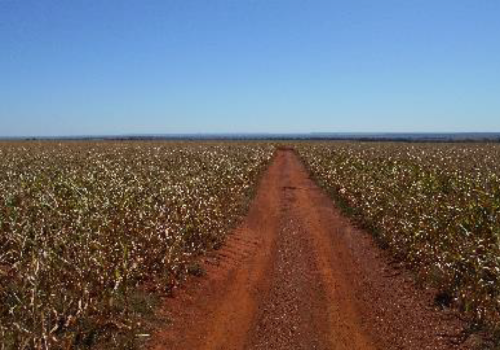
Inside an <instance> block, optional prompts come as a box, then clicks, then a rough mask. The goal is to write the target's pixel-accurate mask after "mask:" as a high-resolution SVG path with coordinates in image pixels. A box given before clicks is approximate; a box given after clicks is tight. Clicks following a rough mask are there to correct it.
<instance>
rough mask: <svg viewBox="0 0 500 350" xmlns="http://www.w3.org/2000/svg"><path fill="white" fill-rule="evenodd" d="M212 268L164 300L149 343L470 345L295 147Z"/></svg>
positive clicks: (278, 162) (284, 154)
mask: <svg viewBox="0 0 500 350" xmlns="http://www.w3.org/2000/svg"><path fill="white" fill-rule="evenodd" d="M204 266H205V268H206V270H207V274H206V276H204V277H201V278H193V279H191V280H189V281H188V283H186V285H185V286H184V287H183V289H181V290H179V291H177V293H176V295H174V297H172V298H169V299H168V300H167V301H166V302H165V307H164V310H165V311H164V312H165V313H167V315H168V316H169V318H170V319H171V320H172V323H171V324H169V325H166V326H165V328H164V329H161V330H160V331H159V332H158V333H157V334H155V335H154V337H153V340H152V341H151V343H150V344H149V345H148V348H149V349H153V350H160V349H335V350H344V349H345V350H347V349H351V350H357V349H359V350H364V349H467V348H468V347H467V344H465V343H464V344H461V345H458V339H459V336H460V333H461V331H462V329H463V327H464V325H463V324H461V323H460V322H459V321H458V319H457V318H456V317H455V316H454V315H453V314H450V313H445V312H444V311H438V310H437V309H435V307H434V306H433V304H432V295H431V293H428V292H424V291H422V290H418V289H417V288H416V287H415V286H414V284H413V282H412V279H411V277H410V276H409V275H408V273H407V272H405V271H404V270H403V269H397V268H395V267H391V265H390V260H389V259H388V257H387V256H386V253H385V252H383V251H381V250H380V249H379V248H378V247H377V246H376V245H375V244H374V243H373V240H372V239H371V237H370V236H369V235H368V234H367V233H364V232H361V231H360V230H358V229H356V228H355V227H354V226H353V225H352V224H351V223H350V222H349V220H348V219H346V218H345V217H343V216H342V215H341V214H340V212H339V210H338V209H337V208H336V207H335V206H334V204H333V202H332V200H331V199H330V198H329V197H328V196H327V195H326V194H325V193H323V191H322V190H321V189H319V188H318V186H317V185H316V184H315V183H314V182H313V181H312V180H311V179H310V178H309V174H308V172H307V171H306V169H305V168H304V166H303V165H302V163H301V162H300V160H299V159H298V157H297V156H296V155H295V153H294V152H293V151H291V150H280V151H278V153H277V155H276V157H275V159H274V161H273V163H272V164H271V166H270V167H269V169H268V170H267V172H266V173H265V175H264V177H263V179H262V181H261V183H260V186H259V189H258V192H257V195H256V197H255V199H254V201H253V203H252V205H251V207H250V211H249V213H248V215H247V216H246V218H245V219H244V221H243V223H242V225H241V226H240V227H239V228H238V229H237V230H236V231H235V232H234V233H233V235H231V236H230V237H229V239H228V241H227V244H226V245H225V246H224V247H223V248H222V249H220V250H219V251H217V252H216V253H214V254H212V255H211V256H209V257H207V258H205V260H204Z"/></svg>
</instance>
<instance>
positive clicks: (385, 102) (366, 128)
mask: <svg viewBox="0 0 500 350" xmlns="http://www.w3.org/2000/svg"><path fill="white" fill-rule="evenodd" d="M499 18H500V2H499V1H498V0H481V1H474V0H468V1H465V0H413V1H411V0H377V1H373V0H345V1H335V0H329V1H326V0H307V1H306V0H105V1H104V0H71V1H68V0H0V136H20V135H23V136H26V135H43V136H49V135H83V134H86V135H87V134H130V133H136V134H141V133H172V132H173V133H190V132H209V133H213V132H311V131H321V132H327V131H329V132H386V131H389V132H407V131H431V132H443V131H500V20H499Z"/></svg>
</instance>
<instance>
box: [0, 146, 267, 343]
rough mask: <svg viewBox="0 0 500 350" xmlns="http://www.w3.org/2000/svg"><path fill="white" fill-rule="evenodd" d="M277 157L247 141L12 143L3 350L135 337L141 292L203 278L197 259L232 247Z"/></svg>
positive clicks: (5, 154)
mask: <svg viewBox="0 0 500 350" xmlns="http://www.w3.org/2000/svg"><path fill="white" fill-rule="evenodd" d="M272 153H273V147H271V146H268V145H266V144H259V145H252V146H249V145H245V144H236V143H233V144H215V143H197V144H192V143H191V144H182V143H158V142H156V143H155V142H140V143H137V142H136V143H130V142H120V143H113V142H101V143H99V142H94V143H80V142H71V143H70V142H66V143H55V142H44V143H35V142H33V143H26V142H24V143H23V142H21V143H19V142H15V143H3V144H0V159H2V161H1V163H0V348H1V349H35V348H36V349H48V348H51V349H58V348H62V349H70V348H74V347H85V346H90V345H92V344H93V343H94V342H95V340H96V338H99V335H100V334H105V335H107V336H108V337H111V338H113V337H116V336H117V335H119V334H123V333H126V334H129V335H130V336H131V337H132V338H133V337H134V336H135V334H136V332H137V331H138V330H139V329H140V327H139V326H138V325H137V324H136V322H135V318H134V317H135V316H134V312H135V311H136V310H135V309H134V307H137V305H136V304H138V303H139V304H140V303H141V302H142V301H141V300H137V299H138V295H140V292H141V290H144V289H145V288H147V290H148V293H145V294H146V295H149V294H150V293H149V292H151V291H154V290H163V291H165V290H168V289H170V288H172V286H174V285H175V284H176V283H177V281H178V280H179V279H182V278H183V276H184V275H185V274H186V273H188V272H189V271H190V270H192V271H194V272H195V273H198V269H197V268H196V266H194V267H193V266H191V265H190V264H191V262H192V261H193V257H194V256H196V255H198V254H200V253H203V252H205V251H206V250H208V249H211V248H213V247H217V246H218V245H220V244H221V242H222V241H223V240H224V237H225V234H226V233H227V232H228V229H229V228H230V227H231V226H232V225H234V223H235V220H236V219H237V217H238V215H239V213H240V211H241V210H242V208H244V206H245V205H246V202H247V200H248V198H249V196H250V194H251V192H252V190H253V188H254V186H255V184H256V180H257V178H258V176H259V173H260V172H261V171H262V169H264V167H265V166H266V164H267V163H268V161H269V160H270V158H271V156H272ZM134 305H135V306H134ZM146 306H147V305H146ZM141 307H144V306H141ZM109 340H110V341H111V343H110V344H113V341H114V340H113V339H109ZM115 346H116V344H115Z"/></svg>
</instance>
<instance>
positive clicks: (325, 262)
mask: <svg viewBox="0 0 500 350" xmlns="http://www.w3.org/2000/svg"><path fill="white" fill-rule="evenodd" d="M0 158H1V159H2V162H1V163H0V349H2V350H3V349H8V350H10V349H72V348H77V349H87V348H98V349H99V348H117V349H123V348H137V347H141V348H147V349H155V350H156V349H157V350H160V349H360V350H363V349H463V350H465V349H484V348H487V347H490V346H493V341H494V339H495V338H497V339H498V336H497V335H496V332H497V330H498V329H499V324H500V314H499V313H500V302H499V297H500V281H499V277H500V248H499V247H500V245H499V241H498V235H499V234H500V165H499V164H500V146H498V145H494V144H479V143H478V144H465V143H464V144H458V143H457V144H445V143H442V144H439V143H422V144H420V143H402V142H398V143H379V142H368V143H363V142H291V143H283V142H275V143H268V142H199V141H198V142H161V141H155V142H149V141H140V142H139V141H125V142H117V141H113V142H111V141H106V142H69V141H67V142H55V141H51V142H5V143H1V144H0Z"/></svg>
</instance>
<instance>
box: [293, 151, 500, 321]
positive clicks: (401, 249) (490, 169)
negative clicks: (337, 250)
mask: <svg viewBox="0 0 500 350" xmlns="http://www.w3.org/2000/svg"><path fill="white" fill-rule="evenodd" d="M297 149H298V150H299V153H300V155H301V157H302V159H303V160H304V162H305V163H306V164H307V166H308V167H309V168H310V170H311V171H312V173H313V175H314V176H315V178H316V179H317V180H318V181H319V182H320V183H321V184H322V185H323V186H324V187H326V188H327V189H328V190H329V191H331V193H332V194H333V195H334V197H337V198H338V199H339V200H340V201H341V202H342V203H343V204H344V205H346V206H347V207H348V208H350V209H351V210H353V212H354V213H355V216H357V217H358V218H360V219H361V220H362V221H363V223H364V224H365V225H367V226H369V227H370V228H372V229H373V232H374V233H376V235H377V236H378V237H379V239H380V240H381V241H382V242H383V243H384V244H386V245H387V246H388V247H389V249H390V250H391V251H392V253H393V254H394V255H395V256H396V257H397V258H399V259H402V260H404V261H406V262H407V263H408V264H410V265H411V266H412V267H413V268H415V271H417V272H418V276H419V277H420V278H422V280H424V281H426V282H429V283H431V284H432V285H434V286H435V287H437V288H438V289H439V291H440V295H441V297H442V299H443V300H445V301H446V300H449V301H450V302H452V303H454V304H455V305H456V306H458V307H459V308H460V309H462V310H463V311H464V312H465V313H466V314H468V315H469V316H473V319H474V320H475V321H477V322H479V323H482V324H489V325H490V326H491V325H493V326H496V327H498V326H499V325H500V146H499V145H487V144H475V145H474V144H455V145H452V144H404V143H354V142H350V143H349V142H338V143H320V144H312V143H309V144H307V143H306V144H302V145H299V146H298V147H297ZM356 214H357V215H356Z"/></svg>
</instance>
